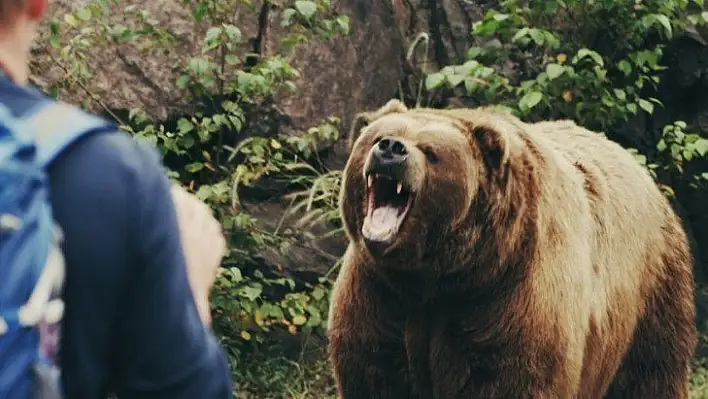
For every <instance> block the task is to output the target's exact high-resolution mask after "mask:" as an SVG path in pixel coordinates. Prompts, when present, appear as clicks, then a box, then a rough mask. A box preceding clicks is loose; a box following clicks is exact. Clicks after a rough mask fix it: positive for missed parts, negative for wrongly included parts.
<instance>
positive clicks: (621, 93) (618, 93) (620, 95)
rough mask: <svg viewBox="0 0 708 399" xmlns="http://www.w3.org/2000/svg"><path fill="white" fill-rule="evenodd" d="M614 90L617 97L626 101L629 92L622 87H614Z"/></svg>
mask: <svg viewBox="0 0 708 399" xmlns="http://www.w3.org/2000/svg"><path fill="white" fill-rule="evenodd" d="M614 92H615V97H617V99H618V100H620V101H624V100H625V99H626V98H627V93H625V92H624V90H622V89H614Z"/></svg>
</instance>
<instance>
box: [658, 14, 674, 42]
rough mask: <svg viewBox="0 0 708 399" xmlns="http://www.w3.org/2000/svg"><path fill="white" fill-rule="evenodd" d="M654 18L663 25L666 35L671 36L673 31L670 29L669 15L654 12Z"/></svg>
mask: <svg viewBox="0 0 708 399" xmlns="http://www.w3.org/2000/svg"><path fill="white" fill-rule="evenodd" d="M656 20H657V21H658V22H659V23H660V24H661V26H663V27H664V30H665V31H666V36H667V37H671V35H672V34H673V31H672V29H671V21H669V17H667V16H666V15H664V14H656Z"/></svg>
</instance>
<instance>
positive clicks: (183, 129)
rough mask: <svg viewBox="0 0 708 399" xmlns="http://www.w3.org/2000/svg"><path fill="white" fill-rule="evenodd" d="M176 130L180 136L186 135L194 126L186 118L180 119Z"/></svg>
mask: <svg viewBox="0 0 708 399" xmlns="http://www.w3.org/2000/svg"><path fill="white" fill-rule="evenodd" d="M177 130H178V131H179V133H180V135H183V134H186V133H189V132H191V131H192V130H194V125H193V124H192V122H190V121H189V120H188V119H187V118H181V119H180V120H179V121H178V122H177Z"/></svg>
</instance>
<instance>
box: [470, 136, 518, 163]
mask: <svg viewBox="0 0 708 399" xmlns="http://www.w3.org/2000/svg"><path fill="white" fill-rule="evenodd" d="M471 130H472V137H473V139H474V141H475V142H476V143H477V145H478V146H479V150H480V151H481V153H482V157H483V158H484V162H485V163H486V164H487V166H489V167H490V168H492V169H500V168H502V167H503V166H505V165H506V164H507V163H508V162H509V157H510V153H511V146H512V145H513V143H512V142H511V140H510V139H511V137H510V135H509V133H508V132H506V131H504V130H503V129H496V128H493V127H491V126H484V125H477V126H472V127H471Z"/></svg>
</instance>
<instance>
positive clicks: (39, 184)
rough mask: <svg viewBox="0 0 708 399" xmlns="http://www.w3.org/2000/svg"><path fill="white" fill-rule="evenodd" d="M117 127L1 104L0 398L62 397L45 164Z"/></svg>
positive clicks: (60, 263)
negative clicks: (20, 111) (79, 142)
mask: <svg viewBox="0 0 708 399" xmlns="http://www.w3.org/2000/svg"><path fill="white" fill-rule="evenodd" d="M113 129H115V125H112V124H110V123H108V122H107V121H105V120H103V119H101V118H99V117H96V116H93V115H90V114H88V113H85V112H83V111H82V110H81V109H79V108H75V107H73V106H71V105H68V104H64V103H61V102H54V101H44V102H42V103H41V104H40V105H39V106H37V109H35V110H33V111H32V112H28V113H27V116H22V117H16V116H13V114H12V113H11V112H10V110H9V109H8V108H7V107H5V106H4V105H3V104H0V399H6V398H7V399H30V398H57V399H58V398H61V397H63V393H62V387H61V383H60V369H59V366H58V361H57V354H58V343H59V342H58V341H59V326H60V321H61V318H62V314H63V311H64V304H63V302H62V301H61V299H60V297H59V296H60V293H61V288H62V285H63V282H64V272H65V270H64V258H63V256H62V252H61V247H60V246H61V241H62V233H61V229H60V228H59V227H58V226H56V224H55V223H54V219H53V217H52V207H51V202H50V198H49V185H48V184H49V182H48V178H47V167H48V166H49V164H50V163H51V162H52V161H53V160H54V159H56V157H57V156H59V155H60V154H61V152H62V151H64V150H65V149H67V148H68V147H69V146H70V145H71V144H72V143H74V142H75V141H76V140H77V139H79V138H81V137H83V136H84V135H86V134H88V133H94V132H98V131H107V130H113Z"/></svg>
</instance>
